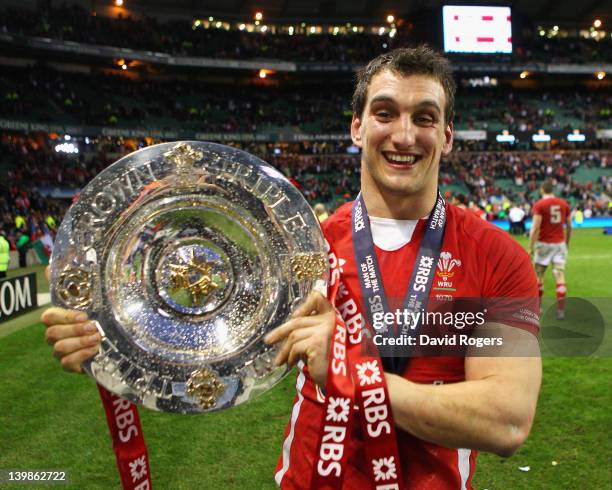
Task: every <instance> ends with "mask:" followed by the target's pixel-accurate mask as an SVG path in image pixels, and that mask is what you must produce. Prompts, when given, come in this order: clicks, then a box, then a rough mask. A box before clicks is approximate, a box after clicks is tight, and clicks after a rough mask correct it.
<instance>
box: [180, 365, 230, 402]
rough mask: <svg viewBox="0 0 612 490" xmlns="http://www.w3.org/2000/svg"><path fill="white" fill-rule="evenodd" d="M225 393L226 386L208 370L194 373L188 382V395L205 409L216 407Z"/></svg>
mask: <svg viewBox="0 0 612 490" xmlns="http://www.w3.org/2000/svg"><path fill="white" fill-rule="evenodd" d="M224 391H225V385H224V384H223V383H222V382H221V381H219V379H218V378H217V377H216V376H215V374H214V373H213V372H212V371H211V370H209V369H207V368H204V369H200V370H198V371H195V372H193V373H192V374H191V377H190V378H189V380H187V385H186V392H187V394H188V395H189V396H191V397H193V398H195V399H196V400H197V401H198V403H199V404H200V406H201V407H202V408H204V409H207V408H212V407H214V406H215V404H216V403H217V400H218V398H219V396H220V395H222V394H223V392H224Z"/></svg>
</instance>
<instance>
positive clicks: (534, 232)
mask: <svg viewBox="0 0 612 490" xmlns="http://www.w3.org/2000/svg"><path fill="white" fill-rule="evenodd" d="M541 225H542V215H541V214H534V215H533V220H532V222H531V231H530V232H529V254H530V255H531V254H532V253H533V249H534V247H535V242H536V241H537V240H538V235H539V234H540V226H541Z"/></svg>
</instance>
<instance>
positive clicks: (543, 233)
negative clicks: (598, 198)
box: [529, 181, 572, 320]
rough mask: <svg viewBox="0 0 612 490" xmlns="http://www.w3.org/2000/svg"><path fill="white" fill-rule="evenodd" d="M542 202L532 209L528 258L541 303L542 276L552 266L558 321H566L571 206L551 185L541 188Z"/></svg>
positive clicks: (545, 184)
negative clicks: (566, 282)
mask: <svg viewBox="0 0 612 490" xmlns="http://www.w3.org/2000/svg"><path fill="white" fill-rule="evenodd" d="M540 193H541V194H542V199H540V200H539V201H538V202H536V203H535V204H534V205H533V210H532V212H533V222H532V224H531V232H530V234H529V254H530V255H531V256H532V257H533V262H534V264H535V270H536V274H537V276H538V289H539V295H540V299H541V298H542V295H543V294H544V274H545V273H546V269H547V268H548V266H549V265H550V264H551V263H552V272H553V276H554V278H555V282H556V296H557V318H558V319H559V320H563V319H564V318H565V296H566V294H567V287H566V285H565V262H566V260H567V249H568V247H569V243H570V237H571V235H572V217H571V210H570V206H569V204H568V203H567V201H566V200H565V199H561V198H560V197H556V196H555V195H554V194H553V185H552V182H550V181H546V182H544V183H543V184H542V187H541V188H540Z"/></svg>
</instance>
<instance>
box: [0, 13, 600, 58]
mask: <svg viewBox="0 0 612 490" xmlns="http://www.w3.org/2000/svg"><path fill="white" fill-rule="evenodd" d="M245 21H247V19H245ZM408 26H409V23H404V26H403V27H402V26H401V25H400V26H399V27H398V29H397V31H396V34H395V35H394V36H393V37H390V36H389V35H384V36H380V35H378V34H372V33H365V32H364V33H352V32H351V33H349V34H347V35H342V36H341V37H342V41H341V42H338V37H337V36H334V35H332V34H317V35H308V34H299V33H296V34H294V35H289V34H288V33H283V34H281V33H276V34H273V33H271V32H266V33H248V32H245V31H240V30H235V28H234V29H233V30H229V31H226V30H225V29H224V28H218V29H217V28H211V29H205V28H203V26H202V25H200V26H195V27H194V25H193V23H192V21H188V20H180V21H178V20H169V21H165V22H159V21H158V20H156V19H154V18H151V17H145V18H143V19H134V18H131V17H130V16H121V17H120V18H113V19H111V18H108V17H103V16H101V15H95V16H94V15H92V13H91V12H90V11H87V10H86V9H84V8H82V7H80V6H67V5H62V6H58V7H55V8H42V9H40V10H38V11H32V10H27V9H24V8H14V7H13V8H7V9H5V10H4V11H2V12H0V31H4V32H9V33H12V34H20V35H26V36H39V37H48V38H53V39H62V40H68V41H75V42H80V43H88V44H102V45H110V46H117V47H124V48H131V49H138V50H147V51H157V52H164V53H172V54H176V55H188V56H202V57H214V58H230V59H258V58H267V59H270V58H272V59H279V60H288V61H316V62H326V61H329V62H363V61H367V60H369V59H370V58H372V57H373V56H374V55H376V54H378V53H379V52H381V50H387V49H392V48H393V47H395V46H401V45H405V44H406V42H410V41H414V40H413V39H411V33H410V30H409V29H408ZM387 32H388V31H387ZM576 33H577V31H576V32H574V34H576ZM517 44H518V46H517V49H515V51H514V53H513V54H512V56H499V60H500V61H506V60H510V61H541V62H548V63H551V62H552V63H564V62H577V63H585V62H592V61H602V60H608V61H609V60H610V59H611V58H610V57H611V56H612V55H611V53H612V40H611V39H610V38H609V37H608V36H606V37H605V38H604V39H602V40H599V41H596V40H595V39H585V38H579V37H577V36H572V37H569V38H564V37H562V36H555V37H552V38H549V37H541V36H540V35H539V34H538V32H537V29H536V28H535V26H533V28H531V29H526V31H525V32H524V35H522V36H520V41H519V42H518V43H517ZM457 58H458V59H459V60H463V61H466V60H467V61H470V60H471V59H474V60H477V61H481V60H480V59H478V58H473V57H469V56H465V55H461V56H458V57H457Z"/></svg>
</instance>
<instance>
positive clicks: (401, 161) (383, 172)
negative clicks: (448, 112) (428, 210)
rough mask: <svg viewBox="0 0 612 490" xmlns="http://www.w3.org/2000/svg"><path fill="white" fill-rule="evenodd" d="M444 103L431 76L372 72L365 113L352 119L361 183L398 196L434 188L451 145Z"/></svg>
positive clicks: (382, 192) (436, 83)
mask: <svg viewBox="0 0 612 490" xmlns="http://www.w3.org/2000/svg"><path fill="white" fill-rule="evenodd" d="M445 103H446V96H445V94H444V89H443V88H442V85H441V84H440V83H439V82H438V81H437V80H435V79H433V78H431V77H428V76H425V75H410V76H402V75H400V74H398V73H395V72H393V71H390V70H384V71H382V72H380V73H378V74H376V75H375V76H374V78H373V79H372V80H371V82H370V86H369V88H368V93H367V100H366V104H365V108H364V110H363V114H362V115H361V116H358V115H353V121H352V123H351V137H352V139H353V143H354V144H355V145H356V146H358V147H360V148H361V149H362V157H361V163H362V169H361V171H362V187H364V186H369V188H370V189H371V190H377V191H378V192H379V193H381V194H383V195H391V196H398V197H400V196H409V195H419V194H426V193H427V192H428V191H429V192H432V189H433V192H435V189H436V188H437V185H438V166H439V162H440V157H441V156H442V155H448V153H450V151H451V149H452V146H453V127H452V123H451V124H450V125H448V126H447V125H446V124H445V122H444V106H445Z"/></svg>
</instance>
